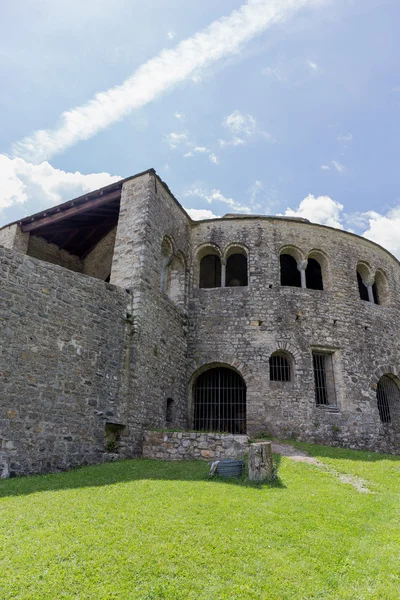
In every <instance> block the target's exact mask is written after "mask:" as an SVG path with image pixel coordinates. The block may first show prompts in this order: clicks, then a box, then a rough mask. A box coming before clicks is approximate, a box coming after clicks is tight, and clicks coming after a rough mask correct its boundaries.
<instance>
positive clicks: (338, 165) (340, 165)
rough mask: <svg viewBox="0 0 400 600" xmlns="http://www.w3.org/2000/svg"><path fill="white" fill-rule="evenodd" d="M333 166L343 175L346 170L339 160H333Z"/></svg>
mask: <svg viewBox="0 0 400 600" xmlns="http://www.w3.org/2000/svg"><path fill="white" fill-rule="evenodd" d="M332 164H333V166H334V167H335V169H336V171H338V172H339V173H343V172H344V171H345V170H346V167H345V166H344V165H342V164H341V163H340V162H339V161H337V160H333V161H332Z"/></svg>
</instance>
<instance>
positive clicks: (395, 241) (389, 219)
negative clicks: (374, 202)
mask: <svg viewBox="0 0 400 600" xmlns="http://www.w3.org/2000/svg"><path fill="white" fill-rule="evenodd" d="M364 216H365V217H366V218H367V219H368V229H367V230H366V231H364V233H363V234H362V235H363V236H364V237H366V238H368V239H369V240H372V241H373V242H376V243H377V244H380V245H381V246H384V248H387V249H388V250H389V251H390V252H392V253H393V254H394V255H395V256H397V257H398V258H400V206H397V207H396V208H392V209H391V210H390V211H389V212H388V213H387V214H386V215H381V214H379V213H377V212H375V211H370V212H366V213H364Z"/></svg>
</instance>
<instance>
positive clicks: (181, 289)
mask: <svg viewBox="0 0 400 600" xmlns="http://www.w3.org/2000/svg"><path fill="white" fill-rule="evenodd" d="M166 292H167V294H168V297H169V298H170V300H172V302H174V303H175V304H178V305H179V306H184V305H185V299H186V266H185V257H184V256H183V254H181V253H180V252H178V253H177V254H176V255H175V256H174V257H173V258H172V260H171V262H170V264H169V265H168V272H167V289H166Z"/></svg>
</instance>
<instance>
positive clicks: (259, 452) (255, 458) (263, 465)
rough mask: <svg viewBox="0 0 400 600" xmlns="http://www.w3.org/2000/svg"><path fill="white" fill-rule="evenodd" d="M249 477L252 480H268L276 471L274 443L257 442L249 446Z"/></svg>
mask: <svg viewBox="0 0 400 600" xmlns="http://www.w3.org/2000/svg"><path fill="white" fill-rule="evenodd" d="M248 466H249V479H250V481H266V480H267V479H271V478H272V475H273V473H274V463H273V459H272V443H271V442H257V443H256V444H250V448H249V463H248Z"/></svg>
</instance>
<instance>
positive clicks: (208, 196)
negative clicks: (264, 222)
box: [184, 187, 252, 214]
mask: <svg viewBox="0 0 400 600" xmlns="http://www.w3.org/2000/svg"><path fill="white" fill-rule="evenodd" d="M184 196H195V197H197V198H201V199H202V200H205V201H206V202H207V203H208V204H212V203H214V202H221V203H222V204H226V205H227V206H229V208H230V209H231V211H232V212H237V213H244V214H251V212H252V210H251V207H250V206H247V205H244V204H240V202H237V201H236V200H233V198H228V197H227V196H224V195H223V194H222V193H221V192H220V191H219V190H211V192H208V191H207V190H204V189H202V188H199V187H193V188H192V189H190V190H188V191H187V192H186V193H185V194H184Z"/></svg>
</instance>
